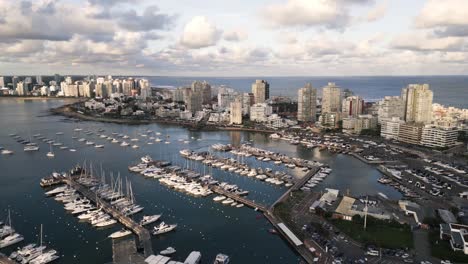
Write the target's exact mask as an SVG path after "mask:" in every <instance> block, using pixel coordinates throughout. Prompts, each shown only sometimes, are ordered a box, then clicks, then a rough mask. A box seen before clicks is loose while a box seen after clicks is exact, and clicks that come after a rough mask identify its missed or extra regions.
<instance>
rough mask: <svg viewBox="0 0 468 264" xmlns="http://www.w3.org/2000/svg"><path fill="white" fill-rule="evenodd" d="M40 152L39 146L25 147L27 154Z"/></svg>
mask: <svg viewBox="0 0 468 264" xmlns="http://www.w3.org/2000/svg"><path fill="white" fill-rule="evenodd" d="M38 150H39V147H38V146H25V147H24V151H25V152H28V151H38Z"/></svg>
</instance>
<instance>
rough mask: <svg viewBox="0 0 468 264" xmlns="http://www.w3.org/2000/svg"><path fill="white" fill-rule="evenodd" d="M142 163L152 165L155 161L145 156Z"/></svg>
mask: <svg viewBox="0 0 468 264" xmlns="http://www.w3.org/2000/svg"><path fill="white" fill-rule="evenodd" d="M141 161H142V162H143V163H150V162H152V161H153V159H152V158H151V157H150V156H149V155H146V156H144V157H141Z"/></svg>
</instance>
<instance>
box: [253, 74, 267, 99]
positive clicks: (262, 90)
mask: <svg viewBox="0 0 468 264" xmlns="http://www.w3.org/2000/svg"><path fill="white" fill-rule="evenodd" d="M252 93H253V95H254V100H255V103H256V104H261V103H265V102H266V100H268V99H269V98H270V84H269V83H268V82H267V81H265V80H256V81H255V82H254V83H253V84H252Z"/></svg>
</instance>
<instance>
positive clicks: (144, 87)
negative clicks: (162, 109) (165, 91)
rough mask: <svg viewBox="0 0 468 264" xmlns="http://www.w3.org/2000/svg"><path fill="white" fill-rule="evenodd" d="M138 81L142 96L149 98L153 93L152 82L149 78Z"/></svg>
mask: <svg viewBox="0 0 468 264" xmlns="http://www.w3.org/2000/svg"><path fill="white" fill-rule="evenodd" d="M138 83H139V85H140V95H141V98H143V99H144V100H146V99H147V98H149V97H151V96H152V95H153V94H152V91H151V87H150V83H149V81H148V80H146V79H141V80H140V81H139V82H138Z"/></svg>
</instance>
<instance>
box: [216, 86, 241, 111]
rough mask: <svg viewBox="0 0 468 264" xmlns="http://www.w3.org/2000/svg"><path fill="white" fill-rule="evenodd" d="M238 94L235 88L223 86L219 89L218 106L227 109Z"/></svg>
mask: <svg viewBox="0 0 468 264" xmlns="http://www.w3.org/2000/svg"><path fill="white" fill-rule="evenodd" d="M237 96H238V94H237V92H236V91H234V89H231V88H228V87H225V86H221V87H220V88H219V89H218V107H219V108H220V109H227V108H228V107H230V105H231V103H232V102H234V100H235V99H236V97H237Z"/></svg>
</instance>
